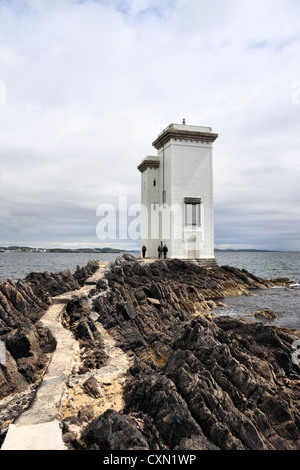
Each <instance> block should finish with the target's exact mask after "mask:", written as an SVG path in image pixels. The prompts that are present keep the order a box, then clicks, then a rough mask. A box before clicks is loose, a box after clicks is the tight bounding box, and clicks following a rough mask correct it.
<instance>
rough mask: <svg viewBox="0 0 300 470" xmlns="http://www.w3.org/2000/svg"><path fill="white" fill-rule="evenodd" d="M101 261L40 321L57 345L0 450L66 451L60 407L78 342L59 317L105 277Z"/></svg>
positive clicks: (57, 300) (50, 308)
mask: <svg viewBox="0 0 300 470" xmlns="http://www.w3.org/2000/svg"><path fill="white" fill-rule="evenodd" d="M98 263H99V269H98V271H96V273H95V274H94V275H93V276H92V277H91V278H89V279H88V280H87V281H86V283H85V285H84V286H83V287H82V288H81V289H79V290H76V291H72V292H67V293H65V294H62V295H60V296H57V297H54V298H53V299H52V300H53V303H52V305H51V306H50V307H49V309H48V310H47V312H46V313H45V315H44V316H43V318H42V320H41V322H42V323H43V325H44V326H46V327H48V328H49V329H50V330H51V331H52V333H53V335H54V337H55V338H56V341H57V346H56V349H55V351H54V353H53V356H52V359H51V362H50V364H49V367H48V370H47V372H46V374H45V376H44V378H43V381H42V383H41V385H40V387H39V389H38V391H37V394H36V397H35V399H34V401H33V403H32V404H31V406H30V408H29V409H28V410H26V411H25V412H24V413H22V414H21V415H20V416H19V417H18V419H17V420H16V421H15V423H14V424H11V425H10V426H9V428H8V432H7V435H6V438H5V441H4V443H3V445H2V447H1V450H67V448H66V446H65V445H64V443H63V440H62V432H61V428H60V409H61V403H62V398H63V394H64V390H65V384H66V380H67V378H68V376H69V374H70V369H71V365H72V359H73V356H74V354H75V353H76V351H77V347H78V345H77V341H75V340H74V338H73V336H72V334H71V333H70V332H69V331H68V330H66V329H65V328H63V326H62V325H61V322H60V317H61V315H62V313H63V310H64V308H65V304H66V303H67V302H68V300H70V299H71V298H72V296H74V295H80V296H88V294H89V292H90V290H91V289H92V288H93V287H94V286H95V284H96V282H97V281H98V280H99V279H100V278H101V277H102V276H103V274H104V272H105V270H106V267H107V265H108V262H107V261H99V262H98Z"/></svg>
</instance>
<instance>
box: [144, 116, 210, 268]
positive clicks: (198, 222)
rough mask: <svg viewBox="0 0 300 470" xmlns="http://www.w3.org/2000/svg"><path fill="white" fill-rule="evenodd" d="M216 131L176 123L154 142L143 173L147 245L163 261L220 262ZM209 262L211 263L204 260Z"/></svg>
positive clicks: (151, 252) (154, 256) (148, 255)
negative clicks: (164, 251)
mask: <svg viewBox="0 0 300 470" xmlns="http://www.w3.org/2000/svg"><path fill="white" fill-rule="evenodd" d="M217 137H218V134H215V133H213V132H212V129H211V128H210V127H202V126H190V125H186V124H185V120H183V123H182V124H170V125H169V126H168V127H167V128H166V129H164V130H163V131H162V132H161V133H160V134H159V135H158V137H157V139H156V140H155V141H154V142H153V144H152V145H153V146H154V147H155V148H156V149H157V156H147V157H146V158H144V160H143V161H142V162H141V164H140V165H139V166H138V169H139V171H140V172H141V245H145V246H146V247H147V257H149V258H157V256H158V245H166V246H167V247H168V258H179V259H196V260H203V264H205V263H206V264H212V263H213V261H214V215H213V162H212V153H213V142H214V141H215V140H216V138H217ZM204 260H206V261H204Z"/></svg>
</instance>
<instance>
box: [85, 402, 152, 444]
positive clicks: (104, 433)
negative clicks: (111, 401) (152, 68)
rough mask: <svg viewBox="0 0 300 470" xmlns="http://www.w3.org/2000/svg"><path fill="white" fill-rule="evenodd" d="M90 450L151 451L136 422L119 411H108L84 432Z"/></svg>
mask: <svg viewBox="0 0 300 470" xmlns="http://www.w3.org/2000/svg"><path fill="white" fill-rule="evenodd" d="M83 441H84V443H85V445H86V448H87V449H89V450H124V449H126V450H149V444H148V442H147V440H146V439H145V437H144V436H143V434H142V433H141V431H140V430H139V429H138V427H137V425H136V424H135V422H134V421H133V420H132V419H130V418H129V417H127V416H124V415H122V414H120V413H118V412H117V411H114V410H107V411H106V412H105V413H104V414H103V415H101V416H100V417H99V418H96V419H95V420H93V421H92V422H91V423H90V424H89V425H88V426H87V428H86V429H85V430H84V435H83Z"/></svg>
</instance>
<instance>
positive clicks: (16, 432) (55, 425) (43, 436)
mask: <svg viewBox="0 0 300 470" xmlns="http://www.w3.org/2000/svg"><path fill="white" fill-rule="evenodd" d="M1 450H67V447H66V446H65V445H64V443H63V439H62V431H61V428H60V425H59V421H51V422H48V423H40V424H33V425H28V426H16V425H15V424H11V425H10V426H9V428H8V431H7V435H6V438H5V441H4V443H3V445H2V447H1Z"/></svg>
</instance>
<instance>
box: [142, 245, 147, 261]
mask: <svg viewBox="0 0 300 470" xmlns="http://www.w3.org/2000/svg"><path fill="white" fill-rule="evenodd" d="M146 251H147V248H146V247H145V245H143V246H142V253H143V258H145V256H146Z"/></svg>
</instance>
